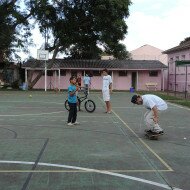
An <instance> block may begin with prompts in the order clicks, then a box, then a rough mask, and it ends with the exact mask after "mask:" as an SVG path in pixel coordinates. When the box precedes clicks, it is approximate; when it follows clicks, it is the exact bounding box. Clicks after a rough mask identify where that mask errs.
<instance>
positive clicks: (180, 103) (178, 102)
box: [169, 100, 190, 108]
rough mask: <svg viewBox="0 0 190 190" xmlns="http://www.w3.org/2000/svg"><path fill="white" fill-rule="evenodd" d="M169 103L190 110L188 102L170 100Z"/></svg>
mask: <svg viewBox="0 0 190 190" xmlns="http://www.w3.org/2000/svg"><path fill="white" fill-rule="evenodd" d="M169 102H171V103H175V104H179V105H182V106H185V107H188V108H190V100H170V101H169Z"/></svg>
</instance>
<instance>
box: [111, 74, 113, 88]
mask: <svg viewBox="0 0 190 190" xmlns="http://www.w3.org/2000/svg"><path fill="white" fill-rule="evenodd" d="M111 78H112V90H113V71H112V73H111Z"/></svg>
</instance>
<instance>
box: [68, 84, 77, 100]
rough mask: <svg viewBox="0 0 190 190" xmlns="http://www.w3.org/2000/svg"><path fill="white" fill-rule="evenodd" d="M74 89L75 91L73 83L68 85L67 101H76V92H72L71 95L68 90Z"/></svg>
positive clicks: (72, 90)
mask: <svg viewBox="0 0 190 190" xmlns="http://www.w3.org/2000/svg"><path fill="white" fill-rule="evenodd" d="M75 91H76V86H75V85H70V86H69V87H68V102H69V103H77V96H76V94H73V95H72V96H71V95H70V92H75Z"/></svg>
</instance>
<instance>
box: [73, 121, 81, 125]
mask: <svg viewBox="0 0 190 190" xmlns="http://www.w3.org/2000/svg"><path fill="white" fill-rule="evenodd" d="M72 124H73V125H80V123H79V122H78V121H75V122H74V123H72Z"/></svg>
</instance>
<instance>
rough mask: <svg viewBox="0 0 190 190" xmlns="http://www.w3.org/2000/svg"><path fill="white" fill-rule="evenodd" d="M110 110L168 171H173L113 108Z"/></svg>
mask: <svg viewBox="0 0 190 190" xmlns="http://www.w3.org/2000/svg"><path fill="white" fill-rule="evenodd" d="M112 112H113V113H114V114H115V115H116V116H117V117H118V119H119V120H120V121H121V122H122V123H123V124H124V125H125V126H126V127H127V128H128V129H129V130H130V131H131V132H132V133H133V134H134V135H135V136H136V137H137V138H138V139H139V141H140V142H141V143H142V144H143V145H144V146H145V147H146V148H147V149H148V150H149V151H150V152H151V153H152V154H153V155H154V156H155V157H156V158H157V159H158V160H159V161H160V162H161V163H162V164H163V165H164V166H165V167H166V168H168V170H169V171H173V169H172V168H171V167H170V166H169V165H168V164H167V163H166V162H165V161H164V160H163V159H162V158H161V157H160V156H159V155H158V154H156V152H154V150H152V149H151V148H150V147H149V146H148V145H147V144H146V143H145V142H144V141H143V140H142V139H141V138H140V137H139V136H138V135H137V134H136V133H135V132H134V131H133V130H132V129H131V128H130V127H129V126H128V125H127V123H125V121H123V120H122V119H121V117H120V116H119V115H118V114H117V113H115V111H114V110H112Z"/></svg>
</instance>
